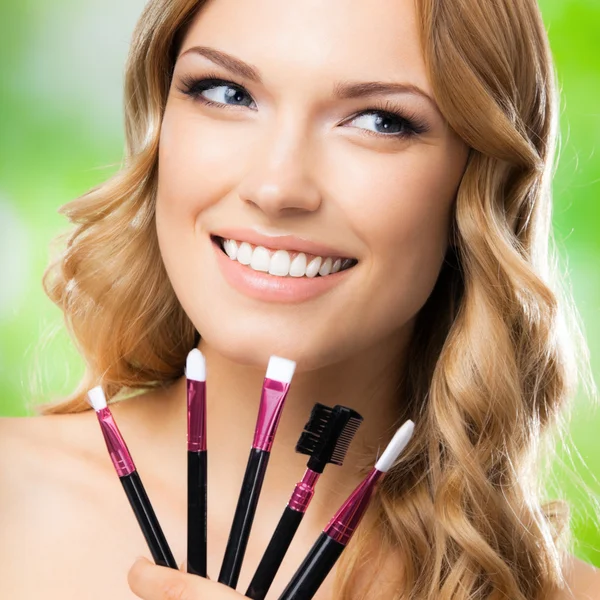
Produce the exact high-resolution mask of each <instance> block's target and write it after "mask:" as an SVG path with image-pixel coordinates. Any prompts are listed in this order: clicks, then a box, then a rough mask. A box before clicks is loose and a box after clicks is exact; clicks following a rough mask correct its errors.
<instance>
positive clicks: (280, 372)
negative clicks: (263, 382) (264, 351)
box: [265, 356, 296, 383]
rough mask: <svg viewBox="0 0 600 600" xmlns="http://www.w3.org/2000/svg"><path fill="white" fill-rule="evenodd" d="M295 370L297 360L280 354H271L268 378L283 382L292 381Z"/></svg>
mask: <svg viewBox="0 0 600 600" xmlns="http://www.w3.org/2000/svg"><path fill="white" fill-rule="evenodd" d="M295 370H296V362H295V361H293V360H289V359H288V358H281V357H280V356H271V358H270V359H269V364H268V366H267V374H266V375H265V377H266V378H267V379H274V380H275V381H281V382H282V383H290V381H292V377H293V376H294V371H295Z"/></svg>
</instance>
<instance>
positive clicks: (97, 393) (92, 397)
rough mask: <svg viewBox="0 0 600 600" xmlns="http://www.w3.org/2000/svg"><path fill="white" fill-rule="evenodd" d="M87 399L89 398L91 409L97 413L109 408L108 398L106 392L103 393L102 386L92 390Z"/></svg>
mask: <svg viewBox="0 0 600 600" xmlns="http://www.w3.org/2000/svg"><path fill="white" fill-rule="evenodd" d="M87 397H88V402H89V403H90V405H91V407H92V408H93V409H94V410H95V411H99V410H102V409H103V408H106V406H107V404H106V396H105V395H104V392H103V391H102V387H101V386H97V387H95V388H92V389H91V390H90V391H89V392H88V393H87Z"/></svg>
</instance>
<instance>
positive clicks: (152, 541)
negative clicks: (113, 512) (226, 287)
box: [88, 349, 414, 600]
mask: <svg viewBox="0 0 600 600" xmlns="http://www.w3.org/2000/svg"><path fill="white" fill-rule="evenodd" d="M295 368H296V363H295V362H294V361H292V360H288V359H286V358H281V357H278V356H271V358H270V360H269V364H268V366H267V372H266V375H265V378H264V381H263V387H262V393H261V399H260V406H259V411H258V419H257V423H256V429H255V433H254V440H253V442H252V448H251V449H250V456H249V458H248V464H247V466H246V472H245V475H244V479H243V482H242V488H241V491H240V495H239V498H238V503H237V507H236V510H235V514H234V517H233V523H232V526H231V530H230V533H229V538H228V541H227V546H226V550H225V555H224V558H223V563H222V566H221V571H220V573H219V579H218V580H219V582H220V583H223V584H225V585H228V586H229V587H231V588H234V589H235V588H236V586H237V583H238V578H239V575H240V571H241V569H242V563H243V560H244V555H245V553H246V547H247V545H248V540H249V538H250V532H251V529H252V523H253V521H254V516H255V513H256V508H257V506H258V501H259V497H260V492H261V488H262V484H263V481H264V478H265V474H266V472H267V466H268V462H269V457H270V454H271V449H272V446H273V441H274V438H275V433H276V431H277V427H278V425H279V420H280V418H281V414H282V410H283V406H284V402H285V399H286V396H287V393H288V390H289V387H290V384H291V381H292V377H293V375H294V371H295ZM186 379H187V402H188V405H187V406H188V431H187V444H188V445H187V450H188V453H187V454H188V515H187V516H188V519H187V522H188V538H187V571H188V573H193V574H195V575H199V576H202V577H206V575H207V573H206V562H207V443H206V362H205V359H204V356H203V355H202V353H201V352H200V351H199V350H197V349H194V350H192V351H191V352H190V353H189V355H188V358H187V364H186ZM88 399H89V402H90V404H91V405H92V407H93V408H94V410H95V411H96V415H97V417H98V422H99V424H100V428H101V431H102V434H103V435H104V439H105V442H106V446H107V448H108V452H109V455H110V458H111V459H112V462H113V464H114V467H115V470H116V472H117V475H118V476H119V478H120V480H121V483H122V484H123V489H124V490H125V493H126V495H127V498H128V499H129V503H130V504H131V507H132V509H133V512H134V514H135V516H136V518H137V520H138V523H139V525H140V528H141V530H142V533H143V535H144V537H145V539H146V542H147V544H148V547H149V548H150V552H151V554H152V557H153V559H154V561H155V563H156V564H158V565H162V566H166V567H171V568H173V569H177V563H176V562H175V559H174V557H173V554H172V552H171V550H170V548H169V545H168V543H167V540H166V538H165V536H164V533H163V531H162V529H161V527H160V524H159V522H158V519H157V518H156V515H155V513H154V510H153V508H152V504H151V503H150V500H149V498H148V495H147V494H146V491H145V489H144V486H143V485H142V481H141V479H140V476H139V474H138V472H137V470H136V468H135V464H134V462H133V460H132V458H131V455H130V453H129V450H128V449H127V445H126V444H125V440H124V439H123V436H122V435H121V433H120V431H119V429H118V427H117V424H116V422H115V420H114V417H113V415H112V414H111V411H110V408H109V407H108V405H107V402H106V397H105V395H104V392H103V391H102V388H101V387H96V388H94V389H92V390H90V391H89V392H88ZM362 420H363V419H362V417H361V415H359V414H358V413H357V412H356V411H354V410H352V409H350V408H347V407H345V406H340V405H336V406H334V407H333V408H331V407H328V406H325V405H323V404H316V405H315V406H314V408H313V409H312V412H311V414H310V417H309V420H308V422H307V423H306V425H305V428H304V431H303V432H302V434H301V436H300V439H299V440H298V443H297V445H296V451H297V452H300V453H302V454H306V455H308V456H309V457H310V458H309V459H308V463H307V467H306V472H305V473H304V476H303V477H302V480H301V481H300V482H299V483H297V484H296V486H295V489H294V491H293V493H292V495H291V498H290V500H289V502H288V504H287V506H286V507H285V509H284V511H283V514H282V516H281V519H280V520H279V523H278V525H277V527H276V529H275V531H274V533H273V536H272V537H271V540H270V542H269V544H268V546H267V549H266V551H265V553H264V555H263V557H262V559H261V561H260V564H259V566H258V568H257V570H256V572H255V574H254V577H253V578H252V581H251V583H250V585H249V587H248V589H247V591H246V594H245V595H246V596H247V597H248V598H253V599H254V600H263V599H264V598H265V597H266V595H267V592H268V591H269V588H270V586H271V584H272V582H273V580H274V579H275V575H276V574H277V571H278V570H279V567H280V566H281V563H282V562H283V559H284V557H285V555H286V553H287V551H288V548H289V547H290V544H291V543H292V540H293V538H294V535H295V533H296V531H297V529H298V527H299V525H300V522H301V521H302V518H303V517H304V514H305V512H306V510H307V509H308V506H309V504H310V501H311V500H312V497H313V495H314V493H315V486H316V484H317V481H318V479H319V476H320V475H321V474H322V473H323V471H324V469H325V467H326V466H327V465H328V464H330V463H331V464H335V465H342V463H343V461H344V458H345V456H346V452H347V450H348V447H349V445H350V443H351V441H352V439H353V437H354V434H355V433H356V431H357V430H358V428H359V426H360V424H361V423H362ZM413 429H414V424H413V422H412V421H410V420H409V421H406V422H405V423H404V424H403V425H402V426H401V427H400V428H399V429H398V431H397V432H396V434H395V435H394V437H393V438H392V440H391V442H390V443H389V444H388V446H387V447H386V449H385V451H384V452H383V454H382V455H381V456H380V458H379V459H378V460H377V462H376V464H375V466H374V467H373V468H372V470H371V472H370V473H369V474H368V475H367V476H366V477H365V479H364V480H363V481H362V483H361V484H360V485H359V486H358V487H357V488H356V489H355V490H354V492H352V494H351V495H350V496H349V497H348V499H347V500H346V501H345V502H344V504H343V505H342V506H341V507H340V509H339V510H338V511H337V512H336V513H335V515H334V516H333V517H332V519H331V520H330V521H329V523H328V525H327V526H326V527H325V528H324V529H323V532H322V533H321V535H320V536H319V538H318V539H317V541H316V542H315V544H314V545H313V547H312V548H311V550H310V551H309V553H308V554H307V556H306V558H305V559H304V561H303V562H302V564H301V565H300V567H299V568H298V570H297V571H296V573H295V575H294V576H293V577H292V580H291V581H290V582H289V584H288V585H287V587H286V589H285V590H284V592H283V593H282V594H281V596H280V597H279V600H309V599H310V598H313V596H314V595H315V594H316V592H317V590H318V589H319V587H320V586H321V584H322V583H323V581H324V580H325V578H326V577H327V575H328V573H329V572H330V571H331V569H332V568H333V567H334V565H335V563H336V561H337V559H338V558H339V557H340V555H341V554H342V552H343V551H344V549H345V547H346V546H347V544H348V542H349V541H350V539H351V537H352V534H353V533H354V531H355V530H356V528H357V527H358V525H359V523H360V521H361V519H362V517H363V515H364V514H365V512H366V510H367V508H368V505H369V502H370V499H371V497H372V495H373V492H374V490H375V487H376V485H377V483H378V482H379V481H380V480H381V479H382V478H383V477H384V476H385V473H387V471H388V470H389V469H390V468H391V467H392V465H393V464H394V462H395V461H396V459H397V458H398V456H399V455H400V453H401V452H402V450H403V449H404V448H405V446H406V444H407V443H408V441H409V440H410V437H411V436H412V433H413Z"/></svg>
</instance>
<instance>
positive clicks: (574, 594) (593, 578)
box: [548, 556, 600, 600]
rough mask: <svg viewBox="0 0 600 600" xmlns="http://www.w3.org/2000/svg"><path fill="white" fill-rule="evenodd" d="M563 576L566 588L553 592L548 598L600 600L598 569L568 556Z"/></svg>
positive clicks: (558, 599) (553, 599) (599, 571)
mask: <svg viewBox="0 0 600 600" xmlns="http://www.w3.org/2000/svg"><path fill="white" fill-rule="evenodd" d="M565 577H566V580H567V589H565V590H561V591H559V592H555V593H554V594H553V595H552V596H551V597H550V598H549V599H548V600H600V569H597V568H596V567H594V566H593V565H590V564H588V563H586V562H584V561H582V560H580V559H578V558H576V557H575V556H569V557H568V560H567V564H566V565H565Z"/></svg>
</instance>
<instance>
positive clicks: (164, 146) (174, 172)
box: [157, 101, 239, 218]
mask: <svg viewBox="0 0 600 600" xmlns="http://www.w3.org/2000/svg"><path fill="white" fill-rule="evenodd" d="M175 102H176V101H175ZM233 131H234V130H233V128H231V129H230V133H231V135H228V131H227V127H223V124H221V125H219V122H218V121H214V122H211V120H210V119H206V118H203V117H202V116H201V115H200V114H199V113H198V112H197V111H195V110H194V108H193V105H192V106H191V108H190V107H189V106H188V105H186V106H181V105H177V104H175V105H174V106H173V108H170V106H169V105H168V106H167V110H166V111H165V116H164V119H163V124H162V128H161V137H160V148H159V163H158V173H159V177H158V194H157V208H158V209H160V208H161V207H168V209H169V210H174V211H177V212H178V213H180V214H182V215H183V214H187V215H188V216H189V217H190V218H194V215H197V214H198V213H199V212H201V211H202V210H204V209H206V208H208V207H209V206H210V204H211V203H215V202H216V201H217V200H218V199H219V198H223V197H224V196H225V195H226V194H227V193H228V191H229V190H230V189H231V185H233V183H234V181H235V173H234V169H233V168H232V167H233V165H232V160H231V156H232V152H234V151H235V150H236V139H235V138H234V137H233ZM237 135H238V136H239V131H238V133H237ZM238 145H239V144H238Z"/></svg>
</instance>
